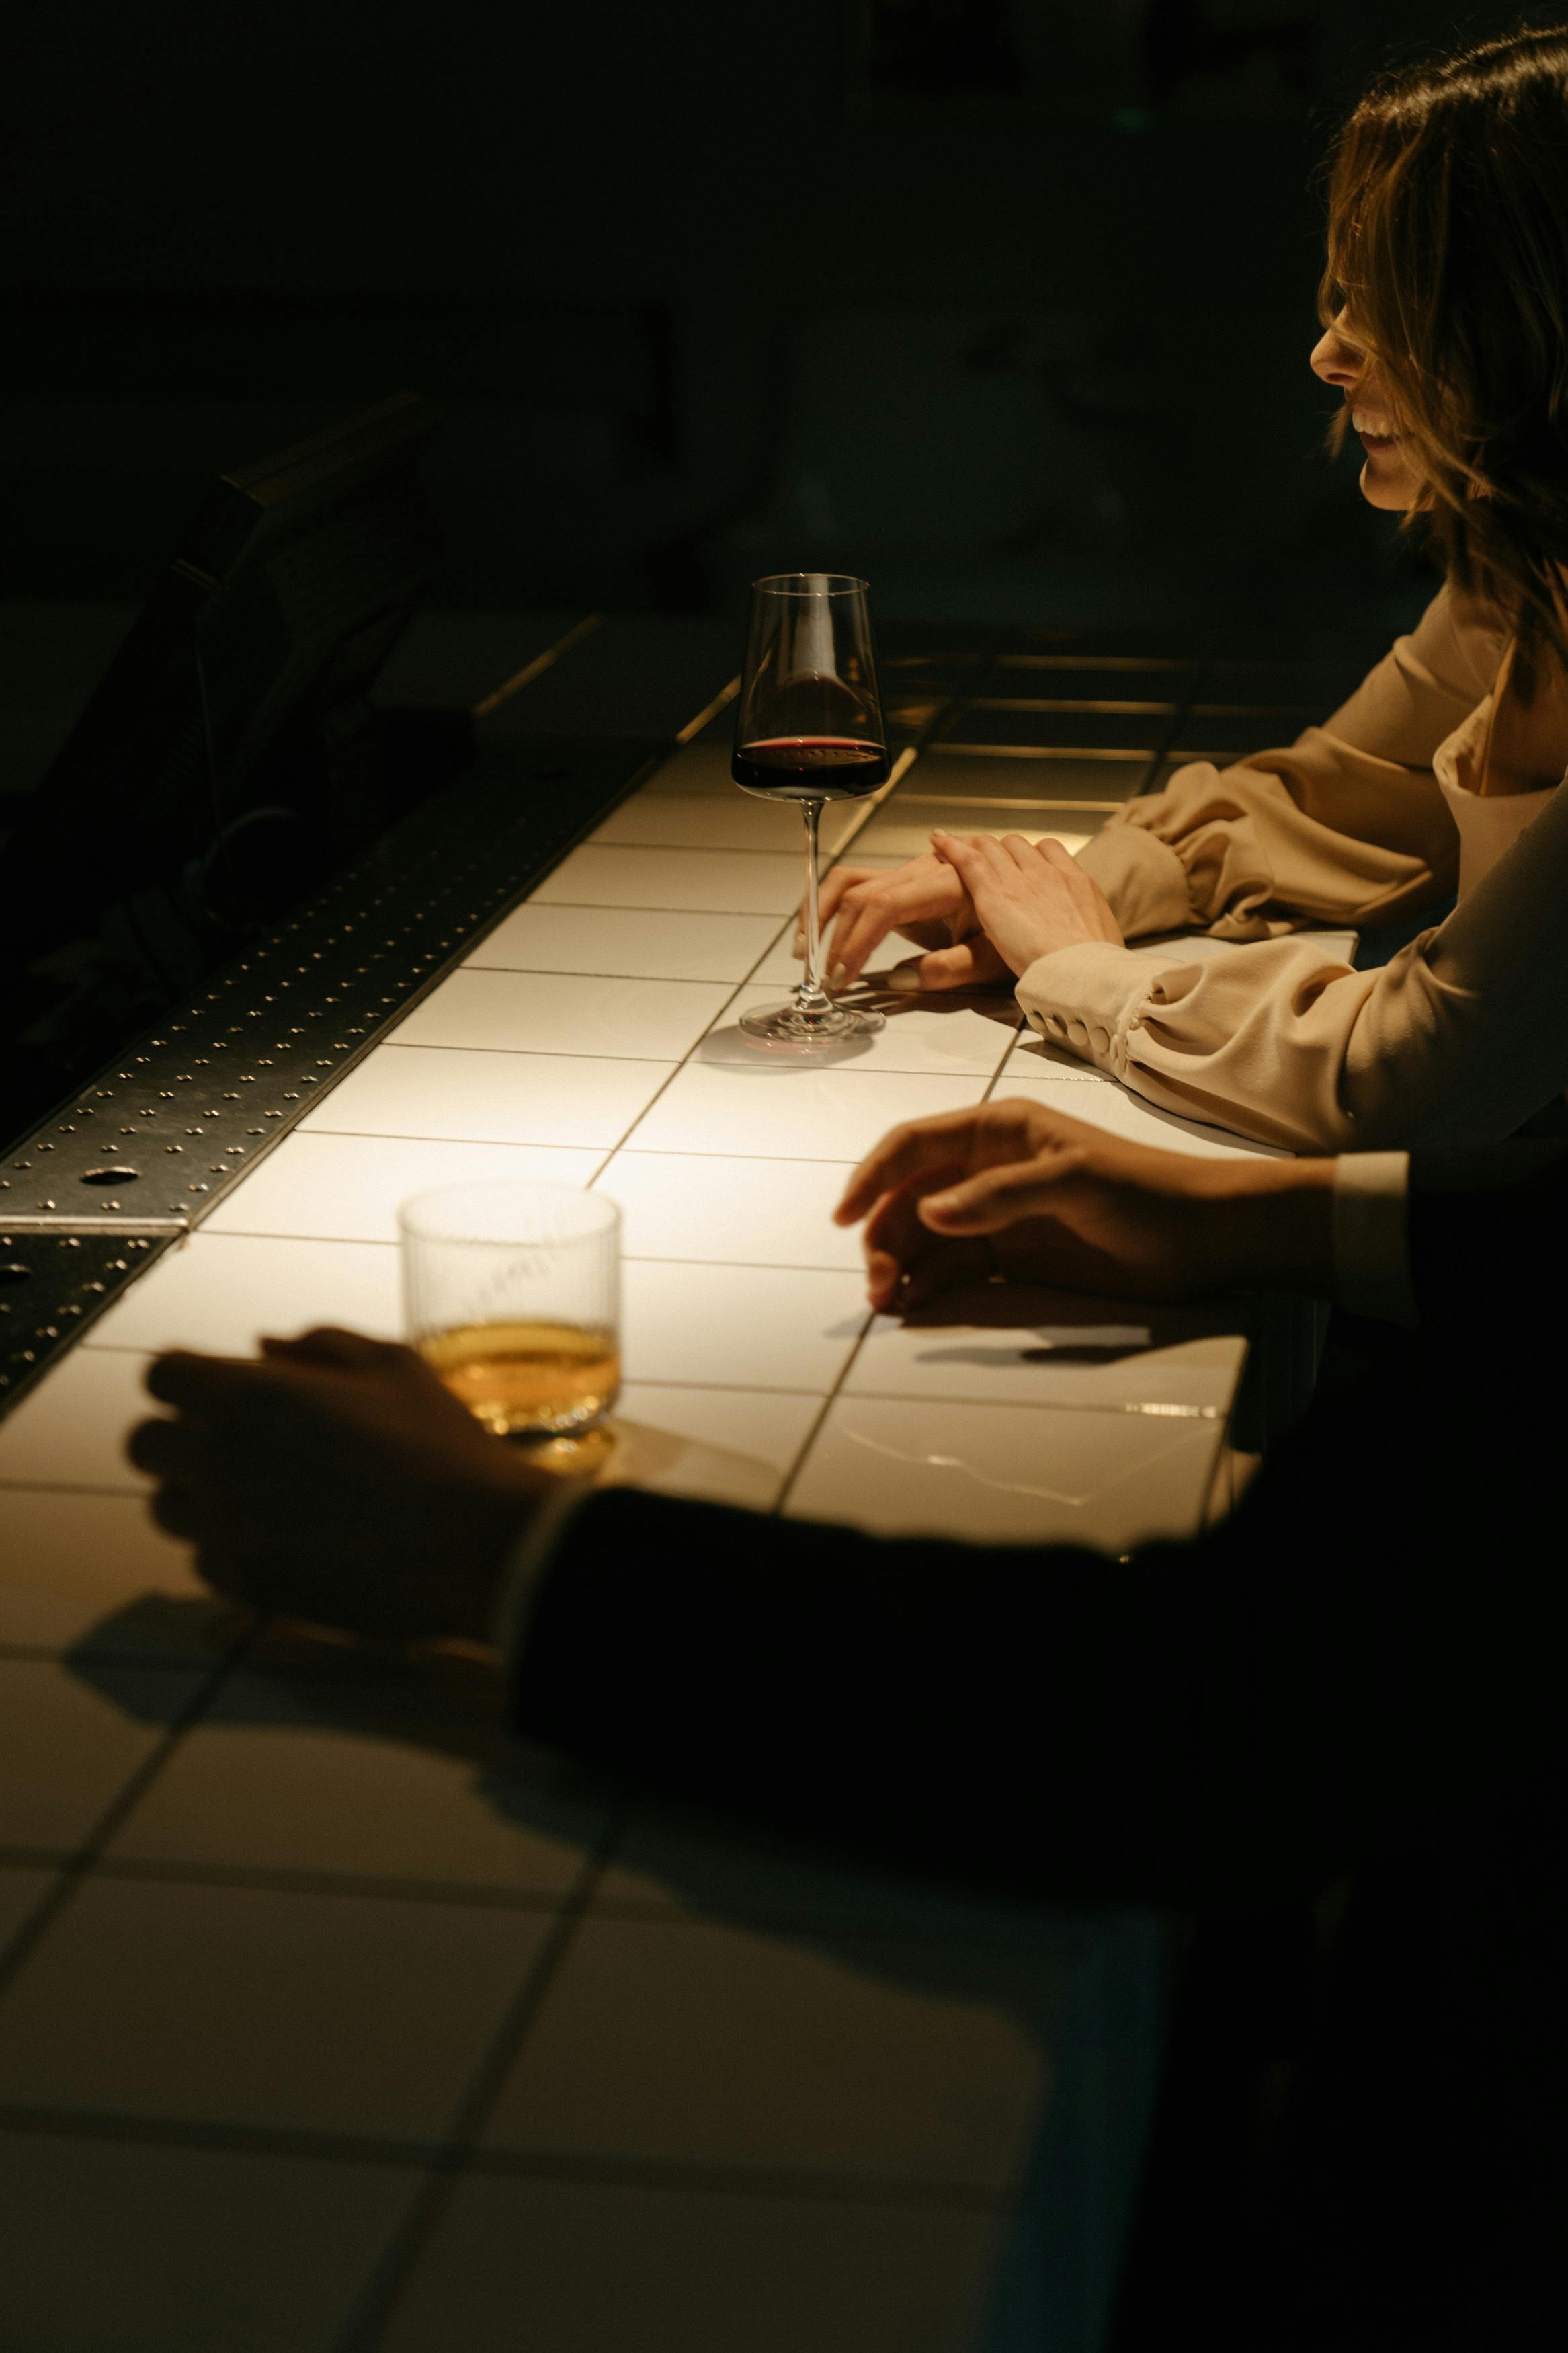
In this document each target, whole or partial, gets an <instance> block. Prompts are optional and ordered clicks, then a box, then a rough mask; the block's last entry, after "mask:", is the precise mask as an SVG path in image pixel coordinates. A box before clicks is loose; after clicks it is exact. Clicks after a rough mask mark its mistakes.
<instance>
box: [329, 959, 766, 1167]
mask: <svg viewBox="0 0 1568 2353" xmlns="http://www.w3.org/2000/svg"><path fill="white" fill-rule="evenodd" d="M572 977H573V979H574V980H586V979H588V978H589V977H590V975H588V974H586V973H574V974H573V975H572ZM703 986H704V987H712V988H725V989H728V990H730V992H731V996H732V995H733V993H734V991H735V989H737V988H743V987H745V983H744V982H743V981H727V980H718V981H710V982H705V983H704V984H703ZM728 1003H729V999H728V998H726V1000H725V1006H721V1008H720V1009H719V1013H718V1015H717V1016H716V1017H715V1018H716V1020H722V1018H723V1017H724V1011H725V1007H726V1006H727V1005H728ZM707 1035H708V1031H707V1030H706V1029H704V1030H702V1031H700V1034H699V1037H698V1039H697V1041H696V1042H697V1043H698V1044H700V1043H701V1040H702V1039H704V1038H706V1037H707ZM384 1044H385V1046H386V1048H387V1050H388V1051H389V1052H390V1051H391V1050H393V1049H394V1048H395V1049H396V1050H397V1051H398V1052H399V1053H404V1054H526V1055H527V1056H528V1057H529V1058H530V1059H531V1060H534V1061H554V1062H668V1061H684V1060H685V1059H686V1054H687V1053H689V1052H690V1051H691V1049H690V1048H689V1047H688V1048H686V1049H685V1050H683V1051H681V1052H679V1053H676V1054H634V1053H631V1052H629V1051H628V1050H627V1049H626V1047H624V1046H622V1047H617V1048H612V1047H608V1046H574V1047H571V1048H564V1047H563V1048H556V1047H554V1046H542V1047H541V1046H481V1045H478V1044H474V1043H469V1042H465V1041H463V1040H460V1039H455V1038H406V1039H405V1038H388V1039H385V1040H384ZM307 1132H308V1133H309V1134H311V1135H319V1134H321V1129H320V1128H310V1130H308V1131H307ZM567 1148H568V1149H570V1147H569V1146H568V1147H567Z"/></svg>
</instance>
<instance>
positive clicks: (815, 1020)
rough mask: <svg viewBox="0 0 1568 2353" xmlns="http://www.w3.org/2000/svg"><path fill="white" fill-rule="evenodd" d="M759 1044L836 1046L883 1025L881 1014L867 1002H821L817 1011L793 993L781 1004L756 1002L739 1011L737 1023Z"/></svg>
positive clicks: (803, 1048)
mask: <svg viewBox="0 0 1568 2353" xmlns="http://www.w3.org/2000/svg"><path fill="white" fill-rule="evenodd" d="M738 1026H739V1028H740V1029H742V1030H743V1031H744V1033H745V1035H746V1036H747V1037H748V1038H752V1039H755V1040H756V1042H757V1044H758V1045H760V1046H773V1047H775V1048H778V1049H781V1050H784V1051H785V1052H790V1053H801V1054H804V1053H809V1052H810V1050H811V1049H812V1048H813V1047H814V1046H837V1045H841V1044H843V1043H844V1042H845V1041H846V1040H847V1039H854V1038H868V1037H870V1036H871V1035H872V1033H873V1032H874V1031H876V1030H878V1029H881V1028H883V1026H884V1021H883V1017H882V1015H881V1014H880V1013H878V1012H875V1011H874V1010H873V1009H872V1008H870V1007H869V1006H860V1005H831V1004H828V1005H824V1006H823V1008H822V1009H821V1010H820V1011H818V1010H816V1008H811V1007H806V1006H803V1005H801V1004H799V1003H798V1002H797V1001H796V1000H795V998H794V997H791V998H789V999H788V1000H787V1001H786V1002H785V1003H784V1004H783V1005H766V1006H759V1007H758V1008H757V1009H756V1011H755V1012H752V1013H742V1016H741V1018H740V1022H739V1024H738Z"/></svg>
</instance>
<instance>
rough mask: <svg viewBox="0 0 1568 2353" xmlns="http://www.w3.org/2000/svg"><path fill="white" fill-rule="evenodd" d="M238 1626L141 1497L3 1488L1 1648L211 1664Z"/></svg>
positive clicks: (0, 1524)
mask: <svg viewBox="0 0 1568 2353" xmlns="http://www.w3.org/2000/svg"><path fill="white" fill-rule="evenodd" d="M151 1410H152V1402H151V1400H150V1399H149V1400H148V1411H149V1412H151ZM235 1627H236V1620H235V1618H234V1616H233V1613H232V1612H231V1611H230V1610H229V1609H227V1608H226V1605H225V1604H223V1603H221V1602H218V1601H216V1600H215V1599H214V1598H213V1596H212V1594H211V1593H210V1592H209V1590H208V1588H206V1587H205V1585H203V1584H202V1582H201V1580H200V1578H199V1577H197V1576H196V1574H195V1570H194V1569H193V1568H192V1567H191V1556H190V1550H189V1547H188V1546H185V1545H183V1544H177V1543H176V1542H175V1541H174V1537H173V1536H166V1535H164V1534H163V1530H162V1529H161V1528H156V1527H154V1526H153V1522H152V1519H151V1517H150V1516H149V1514H148V1511H147V1506H146V1504H144V1503H143V1502H142V1498H141V1496H140V1495H102V1494H62V1493H60V1492H59V1491H58V1489H52V1488H44V1487H0V1642H21V1643H26V1644H27V1645H29V1646H31V1647H36V1648H38V1649H44V1650H64V1649H66V1648H67V1647H68V1646H69V1645H75V1644H86V1645H87V1647H89V1649H102V1648H105V1647H107V1648H108V1649H110V1650H112V1651H116V1652H121V1651H128V1652H131V1653H133V1654H140V1653H147V1654H149V1655H153V1656H158V1657H167V1656H171V1655H172V1656H174V1657H176V1658H187V1657H195V1658H208V1657H211V1656H213V1655H214V1654H215V1652H216V1651H217V1650H218V1649H221V1648H222V1647H224V1646H225V1645H226V1642H227V1641H230V1640H231V1639H232V1637H233V1634H234V1631H235Z"/></svg>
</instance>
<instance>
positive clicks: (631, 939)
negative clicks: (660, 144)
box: [465, 902, 778, 980]
mask: <svg viewBox="0 0 1568 2353" xmlns="http://www.w3.org/2000/svg"><path fill="white" fill-rule="evenodd" d="M777 929H778V918H777V916H776V915H705V914H692V913H687V912H684V911H683V912H681V913H677V914H672V913H669V912H668V910H667V909H663V908H658V907H542V906H540V905H539V904H538V903H537V902H533V903H531V904H530V905H529V906H526V907H519V908H517V909H516V910H515V912H514V913H511V914H510V915H509V916H508V917H507V918H506V921H505V922H504V923H498V924H497V926H496V928H495V930H494V931H493V932H491V933H490V934H489V937H488V938H486V939H483V940H481V941H480V942H479V946H478V947H477V948H476V949H475V950H474V952H473V954H472V955H470V956H469V957H468V959H467V965H466V967H465V968H466V969H473V968H475V967H478V968H479V969H489V968H495V969H499V970H504V971H517V972H591V973H611V974H627V975H630V976H632V977H634V978H636V977H638V976H641V977H643V978H646V979H648V980H744V978H745V977H746V975H747V974H748V973H749V972H750V970H751V968H752V965H754V964H755V962H756V960H757V958H758V956H759V955H761V954H762V953H763V949H764V948H765V947H766V946H767V944H768V942H769V941H770V940H771V939H772V938H773V934H774V933H775V932H776V931H777Z"/></svg>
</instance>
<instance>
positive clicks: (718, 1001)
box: [387, 971, 730, 1062]
mask: <svg viewBox="0 0 1568 2353" xmlns="http://www.w3.org/2000/svg"><path fill="white" fill-rule="evenodd" d="M729 995H730V991H729V988H728V986H727V985H726V984H725V983H724V982H722V981H698V980H646V979H644V980H616V979H601V978H597V977H593V976H588V975H585V974H580V973H553V972H481V971H468V972H455V973H453V974H452V975H451V976H450V977H449V978H448V979H447V980H444V981H443V982H442V983H441V985H440V987H438V988H436V989H433V990H432V991H431V993H430V995H429V996H428V997H426V998H425V999H424V1000H423V1002H422V1003H420V1004H419V1005H417V1006H416V1007H415V1008H414V1011H413V1012H412V1013H411V1014H410V1015H409V1017H408V1018H407V1020H406V1021H402V1022H399V1024H398V1026H397V1028H396V1029H395V1030H394V1031H393V1033H392V1036H391V1038H390V1039H388V1041H387V1042H388V1044H389V1045H395V1046H472V1047H489V1048H495V1049H500V1050H503V1051H509V1052H513V1053H529V1052H532V1051H536V1050H542V1051H545V1052H549V1053H552V1054H622V1055H626V1056H628V1057H631V1058H634V1059H637V1060H649V1061H665V1062H674V1061H679V1059H680V1057H681V1055H682V1054H684V1053H685V1051H686V1050H687V1048H688V1047H689V1046H691V1045H693V1044H694V1043H695V1042H696V1040H697V1039H699V1038H700V1036H701V1035H702V1032H703V1030H704V1029H706V1028H707V1027H708V1025H709V1023H710V1021H713V1020H715V1019H716V1018H717V1017H718V1015H719V1013H720V1012H721V1009H722V1008H723V1006H724V1004H725V1002H726V1000H727V998H728V997H729Z"/></svg>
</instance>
